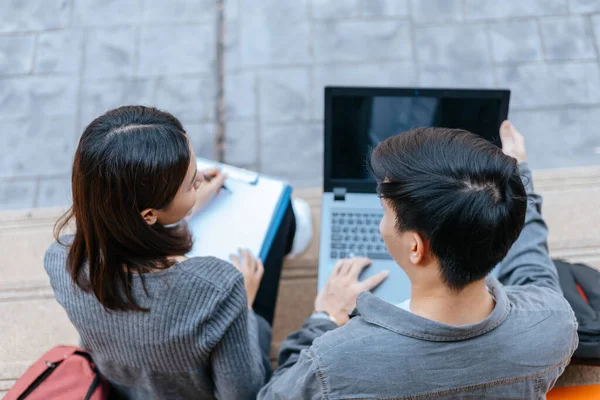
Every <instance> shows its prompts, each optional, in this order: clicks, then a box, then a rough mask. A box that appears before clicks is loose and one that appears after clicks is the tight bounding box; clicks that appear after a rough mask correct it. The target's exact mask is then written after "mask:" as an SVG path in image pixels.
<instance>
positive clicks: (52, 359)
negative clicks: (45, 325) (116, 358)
mask: <svg viewBox="0 0 600 400" xmlns="http://www.w3.org/2000/svg"><path fill="white" fill-rule="evenodd" d="M109 392H110V385H109V384H108V382H106V380H105V379H103V378H102V376H100V373H99V372H98V369H97V368H96V365H95V364H94V362H93V361H92V358H91V357H90V355H89V354H88V353H86V352H85V351H83V350H82V349H80V348H78V347H73V346H57V347H55V348H53V349H52V350H50V351H49V352H47V353H46V354H44V355H43V356H42V357H41V358H40V359H39V360H37V361H36V362H35V363H34V364H33V365H32V366H31V367H29V369H28V370H27V371H26V372H25V374H24V375H23V376H22V377H20V378H19V379H18V380H17V382H15V385H14V386H13V387H12V389H10V391H9V392H8V393H7V394H6V396H5V397H4V400H25V399H26V400H42V399H45V400H53V399H61V400H69V399H77V400H82V399H85V400H106V399H108V396H109Z"/></svg>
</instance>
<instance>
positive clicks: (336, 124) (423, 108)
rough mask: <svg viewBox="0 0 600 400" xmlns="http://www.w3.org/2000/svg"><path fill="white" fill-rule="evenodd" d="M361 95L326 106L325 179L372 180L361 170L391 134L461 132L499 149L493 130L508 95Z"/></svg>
mask: <svg viewBox="0 0 600 400" xmlns="http://www.w3.org/2000/svg"><path fill="white" fill-rule="evenodd" d="M332 89H334V88H332ZM360 91H363V92H367V93H364V94H362V93H354V94H353V93H340V94H339V95H336V93H335V92H334V93H332V94H331V97H330V99H328V100H329V101H326V107H330V109H329V110H327V111H328V112H327V111H326V129H330V132H327V130H326V135H327V134H329V135H330V142H329V143H328V144H329V145H328V144H327V143H326V151H329V156H330V157H331V158H330V164H329V166H330V170H329V172H330V174H329V177H326V179H327V178H330V179H333V180H371V177H370V176H369V174H368V173H367V170H366V168H365V166H366V162H367V157H368V156H369V154H370V151H371V149H372V148H373V147H374V146H376V145H377V144H378V143H379V142H381V141H382V140H384V139H386V138H388V137H390V136H392V135H395V134H397V133H401V132H405V131H407V130H410V129H412V128H416V127H425V126H439V127H446V128H461V129H466V130H468V131H471V132H473V133H476V134H479V135H481V136H483V137H484V138H486V139H487V140H489V141H491V142H493V143H495V144H497V145H500V139H499V135H498V129H499V127H500V124H501V122H502V121H503V120H504V119H506V114H507V109H508V91H478V90H470V91H466V90H434V89H398V90H397V91H398V92H399V93H398V94H394V93H393V91H394V90H393V89H379V91H385V93H383V94H378V93H376V92H377V91H378V89H371V91H372V92H375V93H368V92H369V90H368V89H358V92H360ZM465 94H466V95H465ZM490 94H493V95H490ZM498 94H504V95H505V96H502V95H498ZM327 103H329V104H327ZM327 116H328V117H329V118H327ZM327 119H329V121H327ZM326 158H327V156H326ZM326 163H327V160H326Z"/></svg>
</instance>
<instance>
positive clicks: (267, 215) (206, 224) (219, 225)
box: [188, 159, 285, 261]
mask: <svg viewBox="0 0 600 400" xmlns="http://www.w3.org/2000/svg"><path fill="white" fill-rule="evenodd" d="M215 166H217V167H218V168H220V169H221V170H222V171H223V172H226V173H228V174H229V178H228V179H227V181H226V182H225V186H227V188H228V189H230V190H231V191H228V190H221V192H220V193H219V194H218V195H217V196H216V197H215V198H214V199H213V200H212V201H211V202H210V203H209V204H208V205H207V207H206V208H205V209H203V210H201V211H200V212H198V213H196V214H195V215H193V216H192V217H191V219H190V221H189V225H190V230H191V232H192V234H193V236H194V247H193V248H192V251H191V252H190V253H189V254H188V256H189V257H195V256H215V257H218V258H220V259H222V260H226V261H229V255H230V254H232V253H236V252H237V249H239V248H244V249H248V250H250V251H251V252H252V254H254V255H255V256H258V255H259V254H260V250H261V248H262V246H263V242H264V240H265V237H266V235H267V231H268V229H269V226H270V224H271V219H272V218H273V214H274V212H275V208H276V207H277V206H278V204H279V199H280V197H281V195H282V193H283V191H284V188H285V184H284V182H281V181H277V180H274V179H270V178H266V177H263V176H260V177H259V176H257V175H256V173H253V172H250V171H245V170H239V169H237V168H234V167H228V166H227V165H223V164H217V163H214V162H210V161H207V160H200V159H199V160H198V170H199V171H201V170H203V169H207V168H211V167H215ZM252 174H254V176H253V175H252ZM248 182H255V184H253V185H252V184H249V183H248ZM263 261H264V260H263Z"/></svg>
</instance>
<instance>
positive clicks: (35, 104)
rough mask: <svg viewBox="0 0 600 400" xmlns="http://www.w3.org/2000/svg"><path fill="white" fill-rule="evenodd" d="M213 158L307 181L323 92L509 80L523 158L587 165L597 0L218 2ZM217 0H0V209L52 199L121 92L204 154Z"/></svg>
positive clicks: (598, 31)
mask: <svg viewBox="0 0 600 400" xmlns="http://www.w3.org/2000/svg"><path fill="white" fill-rule="evenodd" d="M224 2H225V8H224V10H223V13H224V30H225V38H224V42H223V44H224V60H225V67H224V70H225V71H224V101H225V123H226V125H225V127H226V131H225V136H226V151H225V160H226V161H227V162H230V163H234V164H237V165H242V166H246V167H249V168H254V169H258V170H261V171H264V172H266V173H269V174H275V175H279V176H282V177H284V178H287V179H290V180H291V181H292V182H293V183H294V184H296V185H297V186H309V185H318V184H319V183H320V181H321V173H322V172H321V170H322V136H323V132H322V122H323V99H322V97H323V87H324V86H325V85H329V84H344V85H372V86H380V85H382V86H383V85H386V86H405V85H419V86H445V87H508V88H510V89H512V100H511V111H510V117H511V118H512V119H513V120H514V121H515V123H516V124H517V126H518V127H519V128H520V129H521V131H522V132H523V134H524V135H525V136H526V139H527V144H528V148H529V152H530V160H531V164H532V165H533V167H534V168H553V167H568V166H579V165H592V164H596V165H597V164H600V132H599V131H598V128H597V127H598V126H600V112H599V111H600V70H599V64H598V52H599V51H600V48H599V40H600V1H598V0H502V1H500V0H412V1H409V0H224ZM218 12H219V11H218V10H217V8H216V0H212V1H211V0H171V1H168V2H167V1H159V0H27V1H22V0H0V208H21V207H32V206H39V207H42V206H51V205H61V204H65V203H66V202H67V201H68V191H69V178H68V177H69V169H70V163H71V159H72V155H73V151H74V147H75V146H76V143H77V138H78V136H79V135H80V134H81V131H82V129H83V127H84V126H85V125H86V124H87V123H89V122H90V121H91V119H93V118H94V117H95V116H97V115H99V114H100V113H102V112H103V111H105V110H107V109H109V108H112V107H116V106H118V105H122V104H126V103H129V104H131V103H141V104H149V105H150V104H151V105H157V106H159V107H162V108H165V109H167V110H169V111H171V112H172V113H174V114H175V115H176V116H178V117H179V118H180V119H181V120H182V121H183V123H184V125H185V126H186V128H187V130H188V131H189V133H190V136H191V137H192V141H193V143H194V147H195V149H196V151H197V152H198V153H199V154H200V155H203V156H209V157H212V156H214V155H215V154H216V152H215V144H214V143H215V132H216V129H215V119H216V99H217V89H218V85H217V79H216V77H217V72H218V71H217V70H216V54H217V47H218V46H217V41H218V35H217V34H216V21H217V14H218Z"/></svg>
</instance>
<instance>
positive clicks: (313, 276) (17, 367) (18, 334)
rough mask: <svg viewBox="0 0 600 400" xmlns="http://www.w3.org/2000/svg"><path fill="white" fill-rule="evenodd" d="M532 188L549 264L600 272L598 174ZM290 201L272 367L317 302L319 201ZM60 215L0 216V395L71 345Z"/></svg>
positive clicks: (551, 176)
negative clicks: (297, 245)
mask: <svg viewBox="0 0 600 400" xmlns="http://www.w3.org/2000/svg"><path fill="white" fill-rule="evenodd" d="M534 183H535V187H536V190H537V191H538V192H540V193H541V194H542V195H543V196H544V209H543V212H544V215H545V217H546V220H547V222H548V225H549V226H550V239H549V244H550V249H551V253H552V256H553V257H561V258H564V259H567V260H570V261H581V262H585V263H588V264H591V265H593V266H595V267H597V268H599V269H600V167H589V168H575V169H560V170H543V171H536V172H535V173H534ZM296 195H297V196H299V197H302V198H305V199H307V200H308V201H309V203H310V204H311V206H312V209H313V222H314V226H315V227H316V232H315V239H314V240H313V243H312V244H311V247H310V249H309V250H308V252H307V253H306V254H305V255H304V256H303V257H301V258H299V259H296V260H293V261H290V262H288V263H286V265H285V266H284V269H283V273H282V281H281V286H280V291H279V293H280V295H279V299H278V303H277V312H276V317H275V325H274V337H273V345H272V357H273V359H275V357H276V354H277V349H278V348H279V345H280V343H281V341H282V340H283V339H284V338H285V336H286V335H287V334H288V333H290V332H291V331H293V330H295V329H297V328H298V327H300V325H301V324H302V321H303V319H304V318H305V317H306V316H308V315H309V314H310V313H311V312H312V309H313V301H314V297H315V295H316V281H317V268H316V266H317V260H318V257H317V255H318V237H319V229H318V228H319V216H320V211H321V209H320V196H321V193H320V191H319V190H318V189H312V190H311V189H308V190H299V191H297V192H296ZM63 211H64V210H62V209H32V210H23V211H4V212H0V256H1V257H2V259H3V262H2V263H1V264H0V395H2V394H3V393H5V392H6V391H7V390H8V389H9V388H10V387H11V386H12V384H13V383H14V380H15V379H17V378H18V377H19V376H20V375H21V374H22V373H23V372H24V370H25V369H26V368H27V366H28V365H29V364H31V362H32V361H34V360H35V359H37V358H38V357H39V356H40V355H41V354H42V353H43V352H44V351H46V350H47V349H49V348H51V347H52V346H54V345H56V344H77V341H78V337H77V333H76V332H75V329H74V328H73V326H72V325H71V323H70V322H69V320H68V318H67V316H66V314H65V313H64V311H63V310H62V309H61V307H60V306H59V305H58V304H57V303H56V301H55V300H54V297H53V295H52V290H51V288H50V287H49V285H48V280H47V278H46V275H45V272H44V270H43V267H42V260H43V255H44V252H45V250H46V248H47V247H48V245H49V244H50V243H51V242H52V240H53V236H52V228H53V225H54V223H55V221H56V219H57V218H58V217H59V216H60V215H61V213H62V212H63ZM583 383H600V368H599V367H590V366H581V365H571V366H569V368H568V369H567V370H566V372H565V373H564V374H563V376H562V377H561V378H560V380H559V382H558V385H561V386H564V385H575V384H583Z"/></svg>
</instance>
